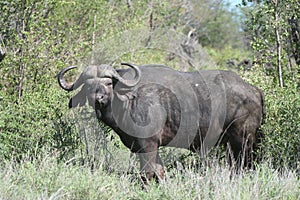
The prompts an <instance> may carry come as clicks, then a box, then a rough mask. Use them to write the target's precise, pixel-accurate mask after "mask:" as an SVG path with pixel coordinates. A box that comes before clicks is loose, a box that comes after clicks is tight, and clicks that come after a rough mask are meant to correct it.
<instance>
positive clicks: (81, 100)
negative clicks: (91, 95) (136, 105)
mask: <svg viewBox="0 0 300 200" xmlns="http://www.w3.org/2000/svg"><path fill="white" fill-rule="evenodd" d="M85 104H86V92H85V91H84V88H82V89H81V90H80V92H78V93H77V94H76V95H75V96H74V97H72V98H71V99H70V101H69V108H74V107H76V106H79V107H81V106H84V105H85Z"/></svg>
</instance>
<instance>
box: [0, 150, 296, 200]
mask: <svg viewBox="0 0 300 200" xmlns="http://www.w3.org/2000/svg"><path fill="white" fill-rule="evenodd" d="M119 159H121V158H119ZM117 160H118V159H115V160H114V161H113V165H112V166H111V168H112V169H111V172H107V171H106V170H104V167H103V166H104V165H102V164H103V163H102V164H101V163H100V165H99V168H98V169H96V170H94V171H93V172H92V171H91V168H90V167H88V166H78V165H71V164H66V163H58V162H57V159H56V157H55V156H46V157H44V158H40V159H35V160H29V159H28V160H24V161H23V162H22V163H15V162H6V163H2V164H1V168H0V177H1V180H0V199H9V200H14V199H222V200H223V199H230V200H233V199H295V200H297V199H299V198H300V180H299V177H297V175H296V173H295V172H293V171H289V170H283V171H282V172H280V173H279V171H278V170H274V169H272V167H270V165H268V164H266V163H267V162H265V163H264V164H261V165H259V166H258V168H257V170H256V171H251V172H247V173H241V174H238V175H231V173H230V170H229V168H228V167H227V166H223V164H219V162H216V161H212V162H211V163H210V164H209V165H204V166H203V167H202V168H197V167H195V166H194V167H193V166H190V167H186V168H185V169H183V168H182V167H181V165H177V166H176V167H173V168H170V169H169V170H167V172H166V179H165V181H163V182H162V183H161V184H156V183H150V184H149V185H148V186H147V190H146V191H145V190H142V189H141V185H140V182H139V179H138V178H137V174H136V173H132V174H127V173H126V170H125V171H124V172H125V173H118V171H114V169H116V170H120V166H117ZM135 164H136V163H134V164H133V165H134V167H133V168H134V170H133V171H134V172H137V171H138V170H137V169H136V167H135V166H136V165H135ZM127 167H128V166H127Z"/></svg>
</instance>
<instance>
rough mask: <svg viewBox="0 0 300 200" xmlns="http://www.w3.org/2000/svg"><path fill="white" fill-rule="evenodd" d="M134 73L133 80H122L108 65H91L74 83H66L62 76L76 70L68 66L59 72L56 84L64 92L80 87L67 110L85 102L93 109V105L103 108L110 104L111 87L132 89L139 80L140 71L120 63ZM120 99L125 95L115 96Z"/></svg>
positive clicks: (132, 66) (135, 67) (130, 65)
mask: <svg viewBox="0 0 300 200" xmlns="http://www.w3.org/2000/svg"><path fill="white" fill-rule="evenodd" d="M122 65H127V66H129V67H131V68H132V69H133V70H134V71H135V77H134V79H124V78H123V77H121V76H120V74H119V73H118V72H117V71H116V70H115V69H114V68H113V67H112V66H110V65H106V64H102V65H91V66H89V67H87V68H86V69H85V70H84V71H83V72H82V73H81V75H80V76H79V78H78V79H77V80H76V81H75V82H74V83H68V82H66V80H65V78H64V75H65V73H66V72H67V71H69V70H71V69H74V68H76V66H69V67H67V68H65V69H63V70H61V71H60V72H59V74H58V83H59V85H60V86H61V87H62V88H63V89H64V90H66V91H73V90H76V89H78V88H79V87H80V86H82V88H81V90H80V91H79V92H78V93H77V94H76V95H75V96H74V97H72V98H71V99H70V101H69V108H73V107H76V106H83V105H85V104H86V100H88V103H89V105H90V106H92V107H95V104H97V105H99V106H100V107H105V106H107V105H108V103H110V100H111V98H112V95H113V87H114V85H115V84H116V83H117V82H118V83H120V84H122V85H123V87H125V88H130V87H134V86H135V85H137V84H138V83H139V81H140V78H141V71H140V69H139V68H138V67H137V66H135V65H132V64H128V63H122ZM117 95H118V96H119V97H121V99H124V98H126V96H125V95H121V94H117Z"/></svg>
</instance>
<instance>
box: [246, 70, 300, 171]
mask: <svg viewBox="0 0 300 200" xmlns="http://www.w3.org/2000/svg"><path fill="white" fill-rule="evenodd" d="M244 76H245V78H246V79H248V81H249V82H251V83H253V84H254V85H256V86H258V87H259V88H261V89H262V90H263V91H264V94H265V106H266V112H267V115H266V120H265V124H264V125H263V126H262V131H263V132H264V135H265V136H264V140H263V142H262V153H263V154H264V156H265V157H266V159H267V160H272V162H273V165H274V166H275V167H278V168H283V167H291V168H294V169H296V168H298V167H299V164H300V160H299V158H300V145H299V144H300V137H299V133H300V123H299V122H300V112H299V110H300V95H299V89H298V88H297V83H296V81H295V80H293V79H290V80H289V81H286V86H285V87H284V88H280V87H279V86H277V85H275V81H274V80H273V79H274V78H273V77H270V76H267V75H265V74H264V73H263V72H261V71H260V70H258V69H256V70H254V71H252V72H246V73H245V74H244ZM286 80H288V79H286Z"/></svg>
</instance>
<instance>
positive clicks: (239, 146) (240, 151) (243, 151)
mask: <svg viewBox="0 0 300 200" xmlns="http://www.w3.org/2000/svg"><path fill="white" fill-rule="evenodd" d="M250 122H253V121H251V120H249V118H248V119H247V120H245V121H239V122H237V123H235V124H233V125H232V126H231V127H230V128H229V130H228V132H229V137H228V139H229V148H230V149H229V152H230V153H229V154H230V155H229V161H230V164H231V166H234V167H235V168H236V169H237V170H240V169H243V168H252V167H253V150H254V149H253V148H254V144H255V142H256V129H257V127H255V126H252V123H250Z"/></svg>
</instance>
